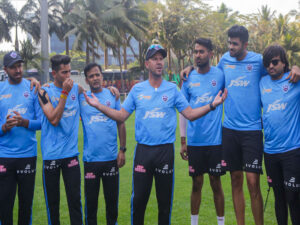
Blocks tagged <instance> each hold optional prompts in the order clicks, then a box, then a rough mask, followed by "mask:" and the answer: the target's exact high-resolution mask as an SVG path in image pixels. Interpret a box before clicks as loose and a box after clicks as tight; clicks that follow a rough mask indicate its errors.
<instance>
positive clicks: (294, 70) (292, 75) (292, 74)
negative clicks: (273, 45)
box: [286, 66, 300, 83]
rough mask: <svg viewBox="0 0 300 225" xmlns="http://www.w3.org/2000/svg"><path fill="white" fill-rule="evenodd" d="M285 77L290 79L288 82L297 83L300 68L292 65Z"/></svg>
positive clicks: (299, 78) (299, 76)
mask: <svg viewBox="0 0 300 225" xmlns="http://www.w3.org/2000/svg"><path fill="white" fill-rule="evenodd" d="M286 79H290V80H289V82H290V83H297V82H298V81H299V80H300V68H299V67H298V66H293V67H292V69H291V71H290V74H289V75H288V77H287V78H286Z"/></svg>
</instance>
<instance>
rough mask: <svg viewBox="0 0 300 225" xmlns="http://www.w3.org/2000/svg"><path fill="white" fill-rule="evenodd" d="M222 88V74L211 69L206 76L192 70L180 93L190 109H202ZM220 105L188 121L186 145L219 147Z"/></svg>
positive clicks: (220, 130) (214, 68) (220, 136)
mask: <svg viewBox="0 0 300 225" xmlns="http://www.w3.org/2000/svg"><path fill="white" fill-rule="evenodd" d="M223 88H224V74H223V72H222V71H221V70H220V69H218V68H216V67H211V68H210V70H209V72H207V73H206V74H199V73H198V72H197V71H196V70H193V71H192V72H191V74H190V75H189V77H188V80H187V81H186V82H184V83H183V85H182V88H181V92H182V93H183V95H184V96H185V97H186V99H187V100H188V102H189V103H190V106H191V107H192V108H198V107H202V106H204V105H207V104H209V103H211V102H212V101H213V100H214V98H215V96H216V95H217V94H218V92H219V91H220V90H221V89H223ZM222 113H223V107H222V105H220V106H218V107H217V108H216V109H215V111H211V112H210V113H208V114H206V115H205V116H203V117H201V118H199V119H197V120H195V121H188V128H187V138H188V140H187V143H188V145H191V146H211V145H220V144H221V142H222Z"/></svg>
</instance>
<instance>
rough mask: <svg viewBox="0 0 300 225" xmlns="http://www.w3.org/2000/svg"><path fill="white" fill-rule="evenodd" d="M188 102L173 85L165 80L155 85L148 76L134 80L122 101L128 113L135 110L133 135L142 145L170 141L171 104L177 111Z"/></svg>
mask: <svg viewBox="0 0 300 225" xmlns="http://www.w3.org/2000/svg"><path fill="white" fill-rule="evenodd" d="M188 106H189V104H188V102H187V100H186V99H185V97H184V96H183V95H182V94H181V93H180V91H179V90H178V89H177V86H176V85H175V84H173V83H171V82H168V81H165V80H163V81H162V83H161V85H160V87H158V88H153V87H152V86H151V85H150V83H149V81H148V80H146V81H144V82H141V83H138V84H136V85H135V86H134V87H133V88H132V90H131V91H130V93H129V94H128V97H127V98H126V100H125V101H124V103H123V105H122V107H123V108H124V109H125V110H126V111H127V112H129V113H130V114H131V113H132V112H133V111H134V110H135V139H136V141H137V142H138V143H140V144H145V145H160V144H167V143H174V141H175V131H176V126H177V118H176V110H175V108H176V109H177V110H178V111H179V112H181V111H183V110H184V109H186V108H187V107H188Z"/></svg>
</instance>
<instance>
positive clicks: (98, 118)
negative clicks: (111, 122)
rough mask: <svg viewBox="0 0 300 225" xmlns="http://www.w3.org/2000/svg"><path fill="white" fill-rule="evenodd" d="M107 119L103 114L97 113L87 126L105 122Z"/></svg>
mask: <svg viewBox="0 0 300 225" xmlns="http://www.w3.org/2000/svg"><path fill="white" fill-rule="evenodd" d="M107 120H108V117H106V116H105V115H104V114H103V113H98V114H97V115H95V116H91V119H90V121H89V124H92V123H97V122H104V123H105V122H107Z"/></svg>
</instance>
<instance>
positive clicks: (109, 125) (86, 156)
mask: <svg viewBox="0 0 300 225" xmlns="http://www.w3.org/2000/svg"><path fill="white" fill-rule="evenodd" d="M87 95H88V96H89V97H91V92H90V91H88V92H87ZM94 95H95V96H96V97H97V98H98V100H99V101H100V103H101V104H103V105H106V106H107V107H110V108H112V109H116V110H120V108H121V106H120V100H116V99H115V96H113V95H112V94H111V93H110V91H109V90H108V89H106V88H104V89H103V90H102V91H101V92H99V93H94ZM79 101H80V115H81V119H82V126H83V135H84V145H83V161H85V162H101V161H110V160H115V159H116V158H117V154H118V140H117V136H118V135H117V123H116V122H115V121H114V120H112V119H110V118H109V117H107V116H105V115H104V114H103V113H101V112H100V111H99V110H97V109H96V108H94V107H92V106H90V105H89V104H88V103H87V102H86V100H85V98H84V95H83V94H81V95H80V100H79Z"/></svg>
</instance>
